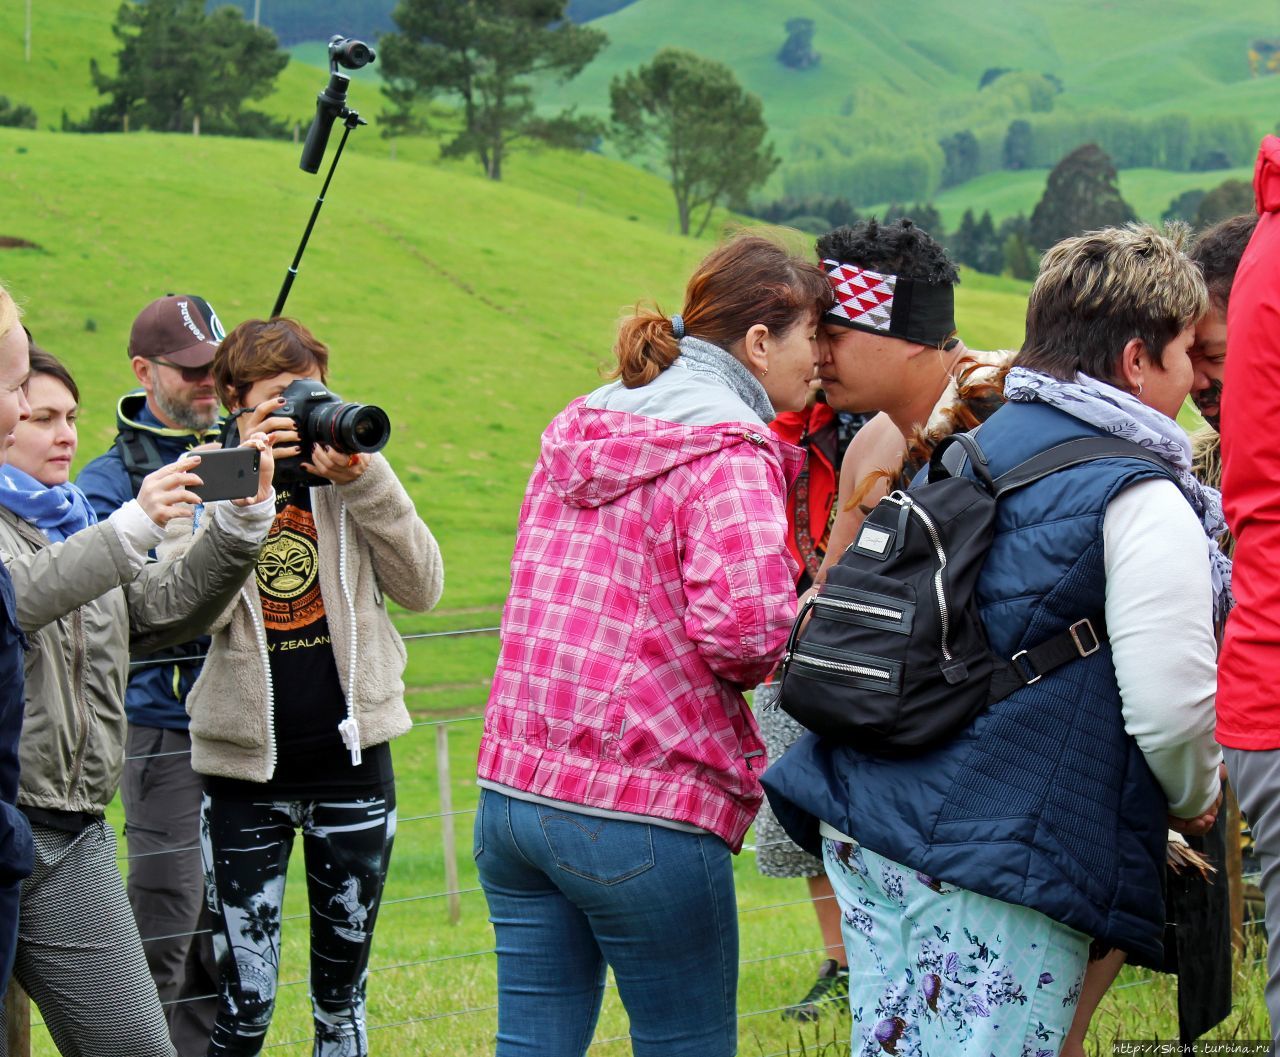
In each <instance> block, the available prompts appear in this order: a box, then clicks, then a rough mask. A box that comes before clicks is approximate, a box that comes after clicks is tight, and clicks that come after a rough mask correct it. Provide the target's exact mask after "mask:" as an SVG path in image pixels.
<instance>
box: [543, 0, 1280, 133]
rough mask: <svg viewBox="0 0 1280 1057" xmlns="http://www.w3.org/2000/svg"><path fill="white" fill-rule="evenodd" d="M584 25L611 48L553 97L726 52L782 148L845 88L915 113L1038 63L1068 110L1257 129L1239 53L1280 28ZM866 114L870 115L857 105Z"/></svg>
mask: <svg viewBox="0 0 1280 1057" xmlns="http://www.w3.org/2000/svg"><path fill="white" fill-rule="evenodd" d="M793 17H804V18H811V19H813V21H814V22H815V24H816V30H815V34H814V48H815V50H817V51H818V52H820V53H821V54H822V62H821V63H820V64H819V65H818V66H817V67H815V68H813V69H809V70H803V71H794V70H789V69H787V68H786V67H784V66H782V65H781V64H780V63H778V62H777V61H776V59H775V58H774V56H775V54H776V53H777V51H778V49H779V47H781V45H782V42H783V40H784V38H785V32H784V29H783V24H784V23H785V22H786V20H787V19H789V18H793ZM593 25H595V26H598V27H599V28H600V29H603V30H604V31H605V32H606V33H608V34H609V37H610V45H609V47H608V48H607V49H606V50H605V51H604V52H603V53H602V54H601V55H600V56H599V57H598V58H597V60H596V61H595V62H593V63H592V64H591V65H590V66H589V67H588V68H587V69H586V71H585V72H584V73H583V74H582V76H580V77H579V78H577V79H576V80H574V81H572V82H570V84H569V85H567V86H566V87H565V88H564V91H563V97H564V98H565V99H567V100H571V101H574V102H577V103H578V104H579V105H580V106H581V107H582V108H583V109H584V110H591V111H594V112H597V113H603V112H604V110H605V109H606V108H607V105H608V84H609V80H610V79H611V77H612V76H613V75H614V74H615V73H617V72H618V71H620V70H623V69H626V68H629V67H631V66H635V65H636V64H637V63H640V62H644V61H647V60H648V59H649V58H650V57H651V56H652V54H653V53H654V52H655V51H656V50H657V49H658V48H660V47H662V46H664V45H678V46H680V47H685V48H689V49H691V50H692V51H696V52H698V53H699V54H702V55H707V56H708V57H710V58H713V59H717V60H719V61H721V62H725V63H728V64H729V65H730V66H732V67H733V69H734V71H735V72H736V73H737V75H738V77H739V79H740V80H741V81H742V82H743V83H744V84H745V85H746V86H747V88H749V89H750V90H751V91H753V92H756V93H757V94H758V95H760V96H761V98H762V99H763V100H764V105H765V111H766V115H767V117H768V120H769V121H770V123H771V125H772V126H773V127H774V129H775V131H776V133H777V136H778V138H779V140H780V141H781V142H782V143H783V144H784V145H785V143H786V140H787V136H788V133H789V131H790V130H792V129H794V128H795V127H796V126H798V125H800V124H801V123H803V122H805V121H808V120H810V119H812V118H815V117H821V116H823V115H829V116H832V117H834V116H838V115H839V114H840V113H841V108H842V106H843V105H844V104H845V102H846V100H847V99H848V98H849V96H850V94H851V93H853V92H854V90H855V89H857V88H866V89H873V90H878V91H883V92H884V93H885V94H886V95H894V96H899V97H906V99H908V100H910V101H912V102H914V103H915V104H916V105H917V106H918V107H919V113H920V115H921V116H922V117H924V118H926V119H927V118H930V117H934V118H935V120H936V116H945V114H946V112H947V108H948V107H950V106H953V105H954V104H955V103H956V102H957V101H958V100H960V99H962V98H963V97H965V96H967V95H970V94H976V91H977V84H978V80H979V78H980V77H981V75H982V73H983V71H984V70H986V69H987V68H989V67H993V66H1003V67H1011V68H1014V69H1023V70H1031V71H1037V72H1048V73H1052V74H1054V75H1055V76H1057V77H1059V78H1061V79H1062V81H1063V82H1064V84H1065V86H1066V91H1065V92H1064V94H1063V95H1062V96H1061V97H1059V100H1058V103H1057V105H1058V106H1059V107H1064V108H1067V109H1095V108H1118V109H1124V110H1132V109H1150V110H1152V111H1159V112H1162V111H1166V110H1181V109H1194V110H1197V111H1198V112H1209V113H1218V112H1240V111H1245V112H1248V113H1249V114H1251V115H1253V116H1255V117H1256V118H1257V119H1258V120H1259V122H1263V123H1265V124H1266V125H1267V126H1268V127H1270V125H1271V124H1272V123H1273V122H1274V121H1275V117H1276V115H1275V102H1276V99H1277V97H1278V96H1280V81H1275V80H1267V79H1260V80H1253V79H1251V78H1250V76H1249V68H1248V64H1247V61H1246V56H1245V51H1246V48H1247V46H1248V43H1249V41H1251V40H1252V39H1254V38H1255V37H1274V36H1276V35H1278V34H1280V9H1278V8H1277V6H1276V4H1275V2H1274V0H1241V2H1239V3H1235V4H1231V5H1214V6H1213V7H1212V9H1210V8H1208V7H1206V5H1205V4H1203V3H1200V2H1196V0H1158V2H1154V0H1126V2H1123V3H1119V2H1114V0H1059V2H1057V3H1053V4H1044V3H1036V2H1032V0H983V2H982V3H977V4H969V5H966V6H965V7H963V8H960V7H957V5H955V4H954V3H950V2H948V0H917V2H915V3H911V4H888V3H875V4H869V3H865V2H860V0H756V2H755V3H752V4H751V5H749V7H748V6H747V5H743V4H739V3H734V2H731V0H701V2H700V3H697V4H689V3H687V2H685V0H639V2H638V3H635V4H632V5H631V6H629V7H626V8H624V9H623V10H621V11H618V12H616V13H614V14H612V15H608V16H606V17H605V18H602V19H599V20H597V21H596V22H595V23H593ZM867 117H868V120H869V122H871V123H874V122H875V115H874V114H872V115H867Z"/></svg>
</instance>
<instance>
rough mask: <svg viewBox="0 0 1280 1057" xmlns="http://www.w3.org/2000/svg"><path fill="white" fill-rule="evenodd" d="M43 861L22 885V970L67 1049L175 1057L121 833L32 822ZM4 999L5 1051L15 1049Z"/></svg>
mask: <svg viewBox="0 0 1280 1057" xmlns="http://www.w3.org/2000/svg"><path fill="white" fill-rule="evenodd" d="M31 835H32V836H33V837H34V838H35V845H36V867H35V870H34V871H33V872H32V874H31V876H30V877H28V878H27V879H26V881H24V882H23V885H22V906H21V911H20V917H19V920H18V957H17V961H16V962H15V963H14V969H13V975H14V979H16V980H17V981H18V983H20V984H21V985H22V988H23V990H24V991H26V992H27V994H28V995H30V996H31V1000H32V1002H34V1003H35V1005H36V1007H37V1008H38V1009H39V1010H40V1016H41V1017H42V1018H43V1020H44V1022H45V1025H46V1027H47V1028H48V1030H49V1034H50V1035H51V1036H52V1037H53V1041H54V1044H55V1045H56V1046H57V1047H58V1052H59V1053H61V1054H62V1055H63V1057H121V1055H123V1054H128V1055H129V1057H175V1051H174V1048H173V1043H171V1042H170V1041H169V1026H168V1024H167V1023H166V1022H165V1018H164V1012H163V1011H162V1010H161V1008H160V999H159V997H158V996H157V995H156V985H155V983H154V981H152V979H151V972H150V970H149V969H148V968H147V959H146V956H145V955H144V954H143V951H142V941H141V940H140V939H139V938H138V926H137V925H136V924H135V923H134V920H133V911H132V910H131V909H130V907H129V900H128V898H127V897H126V896H125V891H124V881H123V879H122V878H121V877H120V870H119V868H118V867H117V866H116V836H115V834H114V833H113V832H112V830H111V827H110V826H108V825H107V824H106V823H105V822H102V821H98V822H95V823H93V824H92V825H91V826H89V827H88V828H87V829H84V830H81V831H80V832H79V833H65V832H63V831H62V830H57V829H51V828H50V827H48V826H42V825H40V824H39V823H36V822H33V823H32V824H31ZM5 1028H6V1025H5V1024H4V1011H3V1009H0V1057H7V1043H6V1032H5Z"/></svg>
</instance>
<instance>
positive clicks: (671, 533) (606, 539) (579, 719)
mask: <svg viewBox="0 0 1280 1057" xmlns="http://www.w3.org/2000/svg"><path fill="white" fill-rule="evenodd" d="M802 461H803V460H802V456H801V454H800V451H799V449H797V448H794V447H792V446H791V445H789V444H786V443H784V442H782V441H780V440H778V439H777V438H776V437H774V436H773V435H772V434H771V433H770V431H769V430H767V429H761V428H758V427H755V426H752V425H750V424H746V423H744V424H728V425H716V426H688V425H681V424H677V423H673V422H666V421H662V420H660V419H654V418H647V417H644V416H640V415H632V414H627V413H625V412H619V411H602V410H593V409H591V408H587V407H585V406H583V404H582V401H581V400H577V401H574V402H573V403H572V404H570V405H569V406H568V407H567V408H566V409H565V410H564V411H563V412H562V413H561V414H560V415H559V416H557V417H556V418H555V419H554V420H553V421H552V423H551V425H550V426H548V427H547V431H546V433H545V434H544V435H543V438H542V454H541V457H540V458H539V460H538V465H537V466H536V467H535V469H534V472H533V476H532V478H531V479H530V481H529V488H528V491H527V492H526V494H525V500H524V505H523V506H522V508H521V513H520V529H519V533H518V535H517V538H516V547H515V555H514V557H513V558H512V562H511V593H510V595H509V596H508V598H507V604H506V608H505V610H504V612H503V617H502V652H501V655H500V657H499V660H498V668H497V672H496V673H495V675H494V679H493V687H492V690H491V691H490V695H489V705H488V708H487V710H486V713H485V731H484V737H483V740H482V741H481V743H480V760H479V776H480V778H481V779H485V780H488V781H491V782H495V783H498V784H501V785H504V786H508V787H511V788H514V789H518V790H523V791H525V792H529V793H533V794H536V795H539V796H545V797H550V798H552V799H555V800H563V801H567V802H570V803H575V804H582V805H585V806H589V807H597V808H604V809H607V810H613V811H625V812H629V813H633V814H637V815H646V816H650V817H655V818H665V819H672V820H676V821H680V822H688V823H692V824H693V825H695V826H699V827H701V828H702V829H705V830H708V831H710V832H712V833H716V834H718V835H719V836H721V837H723V838H724V840H725V841H726V842H727V843H728V844H729V846H730V847H731V848H732V849H733V850H734V851H735V852H736V851H738V850H739V849H740V848H741V847H742V838H743V836H744V834H745V833H746V831H747V827H748V826H750V824H751V820H752V819H753V818H754V817H755V814H756V811H757V809H758V808H759V806H760V801H761V797H762V792H761V788H760V782H759V779H758V777H757V776H758V775H759V773H760V772H761V771H763V770H764V768H765V765H766V763H767V761H766V759H765V754H764V744H763V742H762V740H761V738H760V733H759V729H758V727H757V726H756V722H755V717H754V716H752V714H751V711H750V709H748V708H747V706H746V702H745V700H744V699H743V697H742V693H741V689H742V688H744V687H749V686H754V685H755V684H756V683H758V682H759V681H761V680H762V679H763V678H764V677H765V676H766V675H767V674H768V673H769V672H770V671H771V670H772V668H773V667H774V665H775V664H776V663H777V661H778V659H779V657H780V655H781V653H782V649H783V646H784V645H785V642H786V638H787V633H788V631H789V630H790V627H791V622H792V619H793V618H794V616H795V611H796V593H795V573H796V567H795V564H794V562H793V560H792V558H791V556H790V555H789V554H788V553H787V548H786V542H785V534H786V513H785V509H784V501H785V498H786V494H787V491H788V489H789V488H790V485H791V483H792V482H793V481H794V480H795V477H796V475H797V474H798V472H799V469H800V465H801V463H802Z"/></svg>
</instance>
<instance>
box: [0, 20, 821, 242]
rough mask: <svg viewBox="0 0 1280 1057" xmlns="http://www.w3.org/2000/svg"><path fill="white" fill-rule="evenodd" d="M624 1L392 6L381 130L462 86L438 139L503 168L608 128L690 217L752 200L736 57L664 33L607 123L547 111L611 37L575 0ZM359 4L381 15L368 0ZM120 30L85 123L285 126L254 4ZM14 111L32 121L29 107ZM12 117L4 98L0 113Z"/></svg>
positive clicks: (796, 32) (624, 81) (747, 109)
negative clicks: (547, 85)
mask: <svg viewBox="0 0 1280 1057" xmlns="http://www.w3.org/2000/svg"><path fill="white" fill-rule="evenodd" d="M273 2H274V3H281V4H283V5H284V6H285V7H286V9H287V10H286V12H285V14H286V15H288V14H290V13H292V14H293V15H296V17H297V18H298V19H299V20H300V21H299V22H298V23H297V25H298V27H303V26H305V27H307V32H308V33H310V32H311V31H312V30H313V29H314V27H315V22H314V19H316V18H330V19H334V18H336V16H337V14H338V13H339V12H340V11H341V5H338V4H337V0H317V2H316V3H314V4H313V3H311V0H307V3H306V4H305V5H304V4H303V3H302V0H273ZM626 2H627V0H469V2H468V3H465V4H460V3H457V2H455V0H399V2H398V3H397V4H396V6H395V8H394V10H393V11H392V12H391V15H392V21H393V23H394V27H395V28H394V29H393V30H391V31H389V32H386V33H384V34H382V36H381V37H380V38H379V41H378V44H379V47H378V50H379V53H380V70H381V72H382V75H383V81H384V88H383V90H384V93H385V94H386V97H387V99H388V102H389V104H390V105H389V108H388V110H387V111H386V112H384V113H383V115H381V119H382V123H383V125H384V134H385V135H391V136H394V135H402V134H405V133H408V132H413V131H417V130H420V129H422V128H423V127H424V118H423V116H422V115H423V113H424V109H425V108H424V107H422V105H421V104H422V103H423V102H425V101H427V100H431V99H433V98H436V97H439V96H444V97H446V98H447V99H449V100H458V101H460V106H459V108H458V119H460V120H458V121H457V122H456V125H457V127H455V128H451V129H450V130H449V131H448V132H447V133H446V136H445V138H444V141H443V144H442V148H441V152H442V154H443V155H444V156H445V157H474V158H475V159H476V160H477V161H478V162H479V163H480V165H481V166H482V167H483V169H484V172H485V175H487V176H488V177H489V178H490V179H493V180H500V179H501V178H502V173H503V167H504V164H505V162H506V159H507V157H508V155H509V154H510V152H511V151H512V150H514V149H518V147H520V146H521V145H524V144H527V143H530V142H538V143H543V144H550V145H554V146H560V147H568V148H573V149H579V150H582V149H587V148H589V147H591V146H593V145H595V144H597V143H598V142H599V140H600V138H601V137H602V136H603V135H604V134H606V132H607V133H609V134H611V135H612V136H613V137H614V139H615V140H616V141H617V143H618V145H619V147H620V148H621V150H622V151H623V152H624V153H626V154H629V155H633V156H635V155H639V156H642V157H644V158H646V159H657V160H658V162H659V163H660V164H661V165H662V167H663V169H664V171H665V173H666V175H667V177H668V179H669V180H670V182H671V187H672V191H673V193H674V196H675V201H676V212H677V216H678V218H679V223H680V230H681V232H682V233H683V234H689V233H690V231H691V230H695V229H696V231H697V232H698V233H701V232H702V231H703V230H704V229H705V228H706V225H707V223H708V221H709V219H710V217H711V215H712V214H713V212H714V210H715V208H716V207H717V206H719V205H721V204H723V203H725V202H728V201H732V202H742V201H745V199H746V196H747V194H748V193H749V192H750V191H751V190H752V189H754V188H755V187H758V186H759V185H760V184H762V183H763V182H764V181H765V180H766V179H767V178H768V177H769V175H770V174H771V173H772V172H773V170H774V169H775V168H776V167H777V165H778V158H777V155H776V154H775V153H774V151H773V148H772V146H771V145H770V144H769V142H768V129H767V127H766V126H765V122H764V108H763V106H762V104H761V102H760V100H759V98H758V97H756V96H754V95H751V94H749V93H748V92H746V91H744V90H743V88H742V86H741V85H740V84H739V83H738V80H737V78H736V77H735V76H734V74H733V71H732V70H730V69H729V68H728V67H727V66H724V65H723V64H720V63H716V62H713V61H711V60H708V59H705V58H702V57H700V56H697V55H694V54H693V53H692V52H689V51H684V50H682V49H678V48H664V49H662V50H661V51H659V52H658V53H657V54H656V55H655V56H654V58H653V60H652V61H651V62H650V63H648V64H646V65H643V66H641V67H639V68H637V69H635V70H631V71H628V72H626V73H624V74H621V75H619V76H618V77H616V78H614V81H613V83H612V85H611V89H610V102H611V109H610V122H609V124H608V125H607V126H606V125H605V123H603V122H601V121H599V120H597V119H595V118H591V117H586V116H583V115H579V114H577V113H575V112H574V110H573V109H572V108H570V109H567V110H564V111H562V112H560V113H558V114H554V115H550V116H548V115H547V114H545V113H541V112H539V111H538V109H537V107H536V104H535V100H534V85H535V84H536V83H538V81H539V80H540V79H542V80H545V79H548V78H550V79H554V80H558V81H561V82H563V81H568V80H570V79H572V78H574V77H576V76H577V75H578V74H579V73H581V72H582V70H583V69H584V68H585V67H586V66H587V64H588V63H590V62H591V61H592V59H594V58H595V56H596V55H597V54H598V53H599V51H600V50H601V48H603V47H604V45H605V42H606V37H605V34H604V33H603V32H601V31H600V30H599V29H596V28H593V27H591V26H588V25H582V24H579V23H578V22H576V21H574V19H573V18H571V17H570V7H571V6H573V5H576V8H577V14H578V15H579V16H580V17H581V16H584V15H587V16H589V15H593V14H602V13H606V11H612V10H616V9H617V8H619V7H622V6H625V3H626ZM354 6H355V7H358V8H360V9H361V10H362V11H363V13H364V15H366V16H368V15H369V14H370V10H369V8H370V7H371V4H370V3H363V4H356V5H354ZM276 16H277V18H279V17H284V16H281V14H280V12H278V11H277V12H276ZM289 24H292V23H289ZM330 24H332V22H331V23H330ZM790 28H791V30H792V32H793V36H795V37H796V39H800V38H802V37H803V36H804V27H803V26H799V25H793V26H791V27H790ZM299 31H301V29H299ZM113 32H114V33H115V36H116V37H117V39H118V40H119V42H120V48H119V51H118V52H117V55H116V60H117V63H116V65H117V69H116V72H115V73H114V74H108V73H106V72H105V71H104V70H102V69H101V68H100V67H99V66H98V64H97V62H96V60H95V61H94V62H93V63H92V64H91V73H92V76H93V81H94V84H95V85H96V86H97V88H98V90H99V92H101V93H102V95H103V96H105V97H106V101H105V102H104V103H103V104H102V105H101V106H99V107H98V108H97V109H95V110H94V111H93V113H92V114H90V116H89V118H88V119H87V120H86V121H85V122H83V123H82V124H80V125H74V124H72V123H71V122H70V121H68V120H67V119H66V117H65V115H64V119H63V124H64V127H65V128H74V129H78V130H83V131H108V130H124V131H128V130H129V129H142V128H148V129H156V130H160V131H166V132H174V131H185V130H188V129H191V130H193V131H204V132H214V133H227V134H234V135H272V134H275V135H282V134H284V133H285V131H286V130H285V128H284V127H283V123H281V122H276V121H273V120H272V119H270V118H269V117H267V116H266V115H264V114H262V113H260V112H258V111H255V110H252V109H249V108H247V107H246V106H245V103H246V102H248V101H250V100H254V99H261V98H263V97H264V96H266V95H267V94H269V93H270V91H271V90H272V87H273V85H274V82H275V78H276V76H277V75H278V74H279V72H280V71H281V70H282V69H283V68H284V66H285V64H286V63H287V62H288V61H289V59H288V54H287V53H286V52H284V51H283V50H281V48H280V46H279V41H278V39H277V38H276V36H275V34H273V33H272V32H271V31H270V30H268V29H264V28H261V27H259V26H257V25H253V24H251V23H249V22H247V21H246V20H245V17H244V12H243V11H242V10H240V9H238V8H235V7H231V6H221V7H218V8H216V9H215V10H213V11H212V12H211V13H207V12H206V6H205V0H146V2H141V0H124V2H123V3H121V5H120V8H119V10H118V12H117V15H116V21H115V24H114V26H113ZM809 37H810V38H811V37H812V24H811V23H810V24H809ZM801 58H803V57H802V56H801ZM815 61H816V60H815ZM8 116H9V117H10V119H11V120H13V121H26V120H28V115H27V113H26V112H25V111H23V110H21V109H19V110H16V111H14V112H11V113H9V114H8ZM5 117H6V111H5V110H4V109H3V108H0V121H3V120H4V119H5ZM30 119H32V120H33V119H34V115H31V118H30Z"/></svg>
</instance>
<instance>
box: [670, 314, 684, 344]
mask: <svg viewBox="0 0 1280 1057" xmlns="http://www.w3.org/2000/svg"><path fill="white" fill-rule="evenodd" d="M671 333H672V334H674V335H675V337H676V341H679V340H680V339H681V338H683V337H684V316H682V315H680V313H679V312H677V313H676V314H675V315H674V316H672V317H671Z"/></svg>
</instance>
